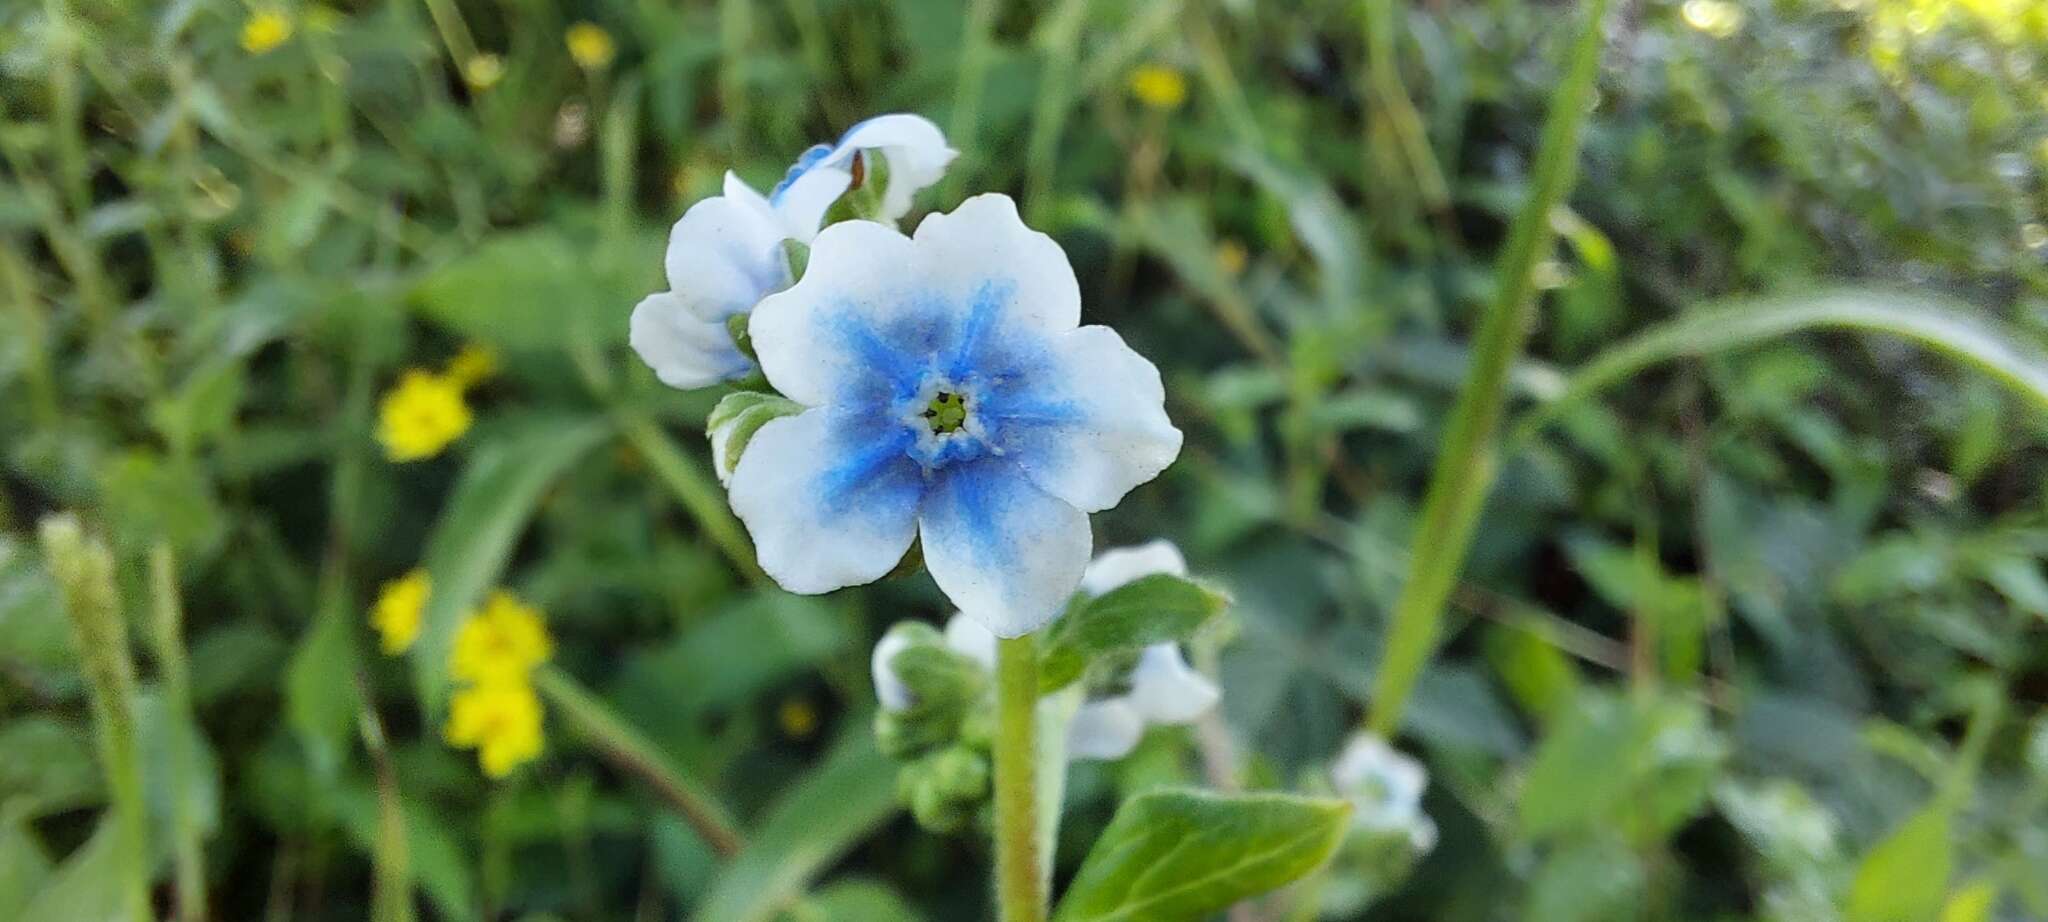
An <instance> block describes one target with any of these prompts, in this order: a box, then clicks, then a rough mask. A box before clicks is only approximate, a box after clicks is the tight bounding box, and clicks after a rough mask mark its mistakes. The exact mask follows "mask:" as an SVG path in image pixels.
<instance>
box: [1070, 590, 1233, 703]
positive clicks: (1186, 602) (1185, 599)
mask: <svg viewBox="0 0 2048 922" xmlns="http://www.w3.org/2000/svg"><path fill="white" fill-rule="evenodd" d="M1229 603H1230V597H1229V596H1226V595H1224V594H1223V593H1221V592H1218V591H1216V590H1214V589H1210V588H1208V587H1206V586H1203V585H1201V584H1200V583H1197V582H1194V581H1193V580H1189V579H1185V578H1183V577H1179V576H1172V575H1169V574H1165V573H1156V574H1153V575H1151V576H1147V577H1145V578H1143V579H1139V580H1133V581H1132V582H1129V583H1125V584H1124V585H1122V586H1118V587H1117V588H1115V589H1112V590H1110V591H1108V592H1105V593H1103V594H1102V595H1100V596H1097V597H1095V598H1093V599H1088V600H1086V601H1084V602H1081V603H1080V604H1079V607H1078V608H1076V609H1074V610H1071V611H1068V612H1067V615H1066V617H1064V618H1061V619H1060V620H1059V621H1057V622H1055V623H1054V625H1053V628H1052V636H1051V637H1050V638H1049V639H1048V640H1047V641H1046V647H1045V659H1044V661H1043V663H1044V665H1043V666H1042V667H1041V670H1042V671H1041V672H1040V673H1039V686H1040V688H1042V689H1044V690H1045V691H1046V692H1054V691H1058V690H1060V689H1062V688H1065V687H1066V686H1067V685H1069V684H1071V683H1072V682H1073V681H1074V680H1075V679H1078V678H1080V677H1081V673H1083V672H1085V671H1086V670H1087V669H1088V664H1089V663H1092V662H1094V661H1095V660H1096V659H1098V658H1100V657H1103V656H1107V655H1110V654H1114V653H1124V652H1129V651H1132V650H1137V649H1139V648H1142V647H1146V646H1150V645H1152V644H1155V643H1164V642H1166V641H1169V640H1181V639H1185V638H1186V637H1187V636H1188V635H1190V634H1193V633H1194V632H1195V630H1196V629H1197V628H1199V627H1201V626H1202V624H1203V623H1204V622H1206V621H1208V620H1209V619H1210V618H1211V617H1214V616H1215V615H1216V613H1217V612H1220V611H1222V610H1223V607H1224V606H1225V605H1228V604H1229Z"/></svg>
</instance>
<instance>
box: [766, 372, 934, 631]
mask: <svg viewBox="0 0 2048 922" xmlns="http://www.w3.org/2000/svg"><path fill="white" fill-rule="evenodd" d="M879 422H882V421H878V420H875V419H873V418H871V417H868V416H865V415H861V414H854V413H842V412H838V411H836V410H833V409H824V408H821V409H813V410H806V411H804V412H803V413H800V414H798V415H796V416H785V417H783V418H781V419H777V420H772V421H770V422H769V423H767V424H766V425H764V426H762V427H761V429H760V431H758V432H756V433H754V440H753V441H752V442H749V443H747V450H746V452H745V453H744V454H742V455H741V456H740V463H739V465H738V466H737V467H736V468H734V470H733V474H732V491H731V492H732V508H733V511H734V512H736V513H738V514H739V517H740V520H741V521H743V522H745V523H746V524H747V531H748V532H749V533H750V534H752V535H753V537H754V547H755V549H756V551H757V552H758V553H759V555H760V560H761V569H763V570H766V571H767V572H768V575H769V576H772V577H774V578H775V581H776V582H777V583H779V584H781V586H782V588H784V589H787V590H789V591H791V592H796V593H803V594H817V593H821V592H830V591H832V590H834V589H841V588H844V587H847V586H856V585H859V584H861V583H867V582H873V581H874V580H876V579H878V578H880V577H881V576H882V575H884V574H886V573H888V572H889V571H890V570H891V569H893V568H894V567H895V566H896V564H897V562H898V561H900V560H902V559H903V554H904V552H905V551H908V550H909V549H910V541H911V539H912V538H913V537H915V536H916V534H917V527H916V525H917V518H916V516H917V508H918V501H919V499H920V498H921V497H922V496H923V494H924V480H923V478H922V477H921V476H920V474H919V471H918V467H917V465H916V463H914V462H912V461H911V460H910V458H909V456H908V455H906V454H904V448H905V444H904V440H905V439H906V438H907V435H906V434H905V433H904V432H903V430H902V429H901V428H900V427H895V426H884V425H877V424H878V423H879Z"/></svg>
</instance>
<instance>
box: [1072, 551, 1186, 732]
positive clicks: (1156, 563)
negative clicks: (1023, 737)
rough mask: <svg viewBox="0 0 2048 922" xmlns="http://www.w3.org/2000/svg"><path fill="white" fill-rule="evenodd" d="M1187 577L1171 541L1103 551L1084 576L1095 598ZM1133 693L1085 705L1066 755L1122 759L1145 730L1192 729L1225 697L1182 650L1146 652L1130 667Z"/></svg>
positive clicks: (1163, 647)
mask: <svg viewBox="0 0 2048 922" xmlns="http://www.w3.org/2000/svg"><path fill="white" fill-rule="evenodd" d="M1160 573H1165V574H1169V575H1172V576H1186V575H1187V574H1188V563H1187V559H1186V558H1185V557H1182V556H1181V553H1180V548H1177V547H1175V546H1174V545H1173V542H1171V541H1166V540H1158V541H1153V542H1151V543H1149V544H1141V545H1138V546H1136V547H1120V548H1112V549H1110V550H1107V551H1103V552H1102V553H1101V554H1100V555H1097V556H1096V558H1095V559H1094V560H1093V561H1092V562H1090V563H1089V564H1088V569H1087V571H1086V572H1084V573H1083V574H1082V576H1081V591H1083V592H1086V593H1088V594H1089V595H1091V596H1097V595H1102V594H1103V593H1105V592H1109V591H1110V590H1112V589H1116V588H1118V587H1120V586H1123V585H1124V584H1126V583H1129V582H1132V581H1134V580H1138V579H1142V578H1144V577H1147V576H1153V575H1155V574H1160ZM1130 686H1131V687H1130V691H1129V692H1127V693H1125V694H1122V695H1117V696H1114V697H1110V698H1105V699H1101V700H1097V701H1090V702H1088V703H1086V704H1083V705H1081V708H1080V710H1078V711H1076V712H1075V714H1074V722H1073V723H1071V724H1069V725H1068V726H1067V752H1068V754H1069V755H1070V756H1071V757H1072V758H1076V759H1121V758H1123V757H1124V756H1127V755H1130V753H1131V750H1132V749H1135V748H1137V745H1138V741H1139V739H1140V738H1142V737H1143V736H1144V735H1145V727H1147V726H1149V725H1153V724H1176V725H1177V724H1190V723H1193V722H1195V721H1196V720H1197V719H1199V718H1200V717H1201V716H1202V715H1203V714H1206V713H1208V712H1209V709H1210V708H1212V707H1215V706H1216V701H1217V699H1218V698H1219V697H1221V692H1220V690H1218V689H1217V688H1216V683H1214V682H1211V681H1209V679H1208V677H1207V676H1204V675H1202V674H1201V673H1199V672H1196V671H1195V670H1193V669H1191V668H1189V667H1188V664H1187V660H1185V659H1182V658H1181V652H1180V645H1179V644H1175V643H1160V644H1153V645H1152V646H1149V647H1146V648H1145V649H1144V650H1143V651H1142V652H1140V653H1139V654H1138V662H1137V665H1135V666H1133V667H1132V668H1131V674H1130Z"/></svg>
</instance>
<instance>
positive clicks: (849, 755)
mask: <svg viewBox="0 0 2048 922" xmlns="http://www.w3.org/2000/svg"><path fill="white" fill-rule="evenodd" d="M854 726H855V727H856V728H857V729H855V730H853V731H852V732H850V733H848V734H847V735H846V737H845V738H843V739H841V740H840V741H839V743H838V744H837V745H836V746H835V747H834V748H833V750H832V753H831V755H829V756H827V757H826V759H825V762H824V764H822V765H820V766H818V768H817V770H816V771H814V772H812V773H811V774H810V775H808V776H807V777H805V778H804V779H803V780H802V781H799V782H798V783H797V784H796V785H795V786H794V787H792V788H790V789H789V791H788V792H787V793H785V794H784V795H783V796H782V799H781V800H779V801H777V802H776V804H775V806H773V807H772V808H770V809H769V811H768V815H767V818H766V819H765V820H763V821H762V823H761V826H760V829H759V831H757V832H756V833H755V834H754V837H753V838H752V839H751V840H750V841H749V842H748V843H747V847H746V849H745V850H743V851H741V852H740V854H739V857H737V858H734V859H733V861H732V863H731V864H730V865H728V866H727V867H726V868H725V871H724V873H721V874H720V875H719V876H718V879H717V880H716V881H714V882H713V883H712V885H711V892H710V893H709V894H707V895H706V896H705V897H704V901H703V902H702V903H700V904H698V906H697V914H696V915H695V916H693V917H692V918H694V919H696V920H697V922H765V920H768V919H773V918H774V917H775V913H776V912H777V911H778V910H780V909H781V908H782V907H783V906H785V905H787V904H788V903H789V901H790V900H791V899H793V898H795V896H796V895H797V894H799V893H801V892H802V891H803V889H804V888H805V887H807V886H809V884H810V882H811V880H812V878H814V877H816V876H817V874H818V872H820V871H822V870H824V869H825V868H826V867H827V866H829V865H831V863H832V862H834V861H837V860H838V859H839V856H840V855H843V854H845V853H846V850H847V849H849V848H851V847H852V846H853V844H854V843H855V842H858V841H859V840H860V839H861V838H863V837H865V836H866V835H867V834H868V833H869V832H871V831H873V830H874V829H875V827H877V826H880V825H881V824H882V822H883V821H884V820H887V819H888V818H889V817H891V816H893V815H895V813H896V811H897V810H898V809H899V807H900V805H899V804H898V803H897V801H896V764H895V763H894V762H891V761H889V760H888V759H886V758H883V756H882V754H881V752H879V751H878V750H876V749H875V741H874V737H873V736H872V735H870V734H869V733H868V732H867V730H866V722H865V721H859V722H855V723H854Z"/></svg>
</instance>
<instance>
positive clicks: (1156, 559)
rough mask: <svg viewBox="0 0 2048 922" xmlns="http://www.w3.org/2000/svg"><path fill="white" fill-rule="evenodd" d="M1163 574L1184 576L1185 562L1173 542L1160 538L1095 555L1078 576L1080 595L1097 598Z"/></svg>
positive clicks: (1185, 570)
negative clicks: (1135, 581) (1136, 581)
mask: <svg viewBox="0 0 2048 922" xmlns="http://www.w3.org/2000/svg"><path fill="white" fill-rule="evenodd" d="M1160 573H1166V574H1170V575H1173V576H1186V575H1188V561H1187V558H1185V557H1182V556H1181V554H1180V548H1177V547H1174V545H1173V542H1171V541H1168V540H1166V539H1164V538H1161V539H1159V540H1157V541H1152V542H1149V543H1146V544H1140V545H1137V546H1135V547H1114V548H1110V549H1109V550H1106V551H1103V552H1102V553H1100V554H1097V555H1095V559H1094V560H1091V561H1089V562H1088V570H1087V572H1084V573H1082V574H1081V591H1082V592H1085V593H1088V594H1089V595H1101V594H1103V593H1105V592H1108V591H1110V590H1111V589H1115V588H1117V587H1118V586H1122V585H1123V584H1125V583H1128V582H1132V581H1133V580H1138V579H1142V578H1144V577H1147V576H1154V575H1157V574H1160Z"/></svg>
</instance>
